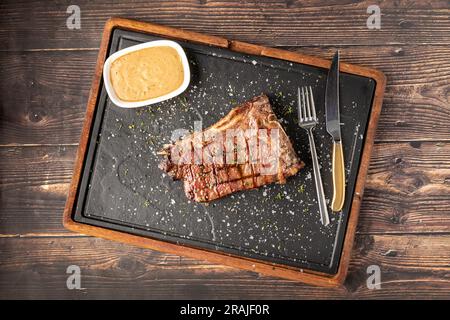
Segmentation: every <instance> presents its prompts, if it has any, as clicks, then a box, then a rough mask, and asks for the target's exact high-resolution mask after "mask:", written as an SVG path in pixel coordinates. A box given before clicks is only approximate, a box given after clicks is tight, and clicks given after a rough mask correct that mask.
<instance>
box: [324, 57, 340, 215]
mask: <svg viewBox="0 0 450 320" xmlns="http://www.w3.org/2000/svg"><path fill="white" fill-rule="evenodd" d="M325 110H326V121H327V131H328V133H329V134H330V135H331V137H332V138H333V161H332V167H333V201H332V202H331V210H333V211H335V212H336V211H341V210H342V207H343V205H344V198H345V170H344V152H343V147H342V139H341V125H340V116H339V51H337V52H336V53H335V55H334V57H333V61H332V63H331V67H330V70H329V72H328V77H327V85H326V91H325Z"/></svg>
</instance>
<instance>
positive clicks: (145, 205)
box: [142, 200, 150, 208]
mask: <svg viewBox="0 0 450 320" xmlns="http://www.w3.org/2000/svg"><path fill="white" fill-rule="evenodd" d="M142 205H143V206H144V207H146V208H147V207H148V206H149V205H150V201H148V200H145V201H144V203H143V204H142Z"/></svg>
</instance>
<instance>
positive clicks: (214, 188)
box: [159, 95, 304, 202]
mask: <svg viewBox="0 0 450 320" xmlns="http://www.w3.org/2000/svg"><path fill="white" fill-rule="evenodd" d="M274 129H276V130H274ZM230 132H231V133H232V134H231V135H229V136H228V134H229V133H230ZM274 133H277V136H276V140H275V139H274V138H273V134H274ZM227 137H228V139H227ZM230 137H231V138H230ZM224 141H225V142H224ZM238 141H241V142H242V143H238ZM274 141H275V142H276V143H277V144H276V145H275V144H274V143H275V142H274ZM275 146H276V147H277V150H278V152H274V150H275ZM264 147H265V149H264ZM274 153H275V154H274ZM160 154H161V155H163V156H164V159H163V160H162V161H161V163H160V165H159V167H160V168H161V169H162V170H163V171H165V172H167V173H168V174H169V175H170V176H171V177H172V178H174V179H177V180H183V181H184V190H185V193H186V196H187V197H188V198H189V199H193V200H194V201H197V202H207V201H211V200H214V199H218V198H221V197H224V196H226V195H228V194H230V193H233V192H237V191H240V190H246V189H253V188H258V187H260V186H262V185H265V184H269V183H273V182H278V183H285V182H286V177H289V176H292V175H294V174H296V173H297V172H298V170H299V169H301V168H302V167H303V166H304V164H303V162H302V161H300V160H299V158H298V157H297V155H296V153H295V151H294V148H293V147H292V144H291V142H290V140H289V137H288V136H287V135H286V133H285V131H284V130H283V128H282V127H281V125H280V123H279V122H278V120H277V118H276V116H275V114H274V113H273V110H272V107H271V105H270V103H269V99H268V97H267V96H266V95H260V96H257V97H255V98H253V99H251V100H249V101H247V102H244V103H242V104H241V105H238V106H236V107H235V108H233V109H232V110H231V111H230V112H229V113H228V114H227V115H226V116H225V117H224V118H222V119H221V120H219V121H218V122H217V123H215V124H214V125H212V126H211V127H209V128H207V129H206V130H204V131H202V132H198V133H193V134H190V135H188V136H185V137H184V138H182V139H181V140H178V141H176V142H175V143H173V144H169V145H166V146H164V148H163V150H161V151H160Z"/></svg>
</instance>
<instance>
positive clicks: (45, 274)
mask: <svg viewBox="0 0 450 320" xmlns="http://www.w3.org/2000/svg"><path fill="white" fill-rule="evenodd" d="M70 4H72V3H70V2H68V1H53V2H43V1H8V0H7V1H2V3H1V4H0V13H1V14H2V19H0V39H1V40H2V41H0V43H1V45H0V71H1V72H0V74H1V75H2V76H1V77H0V90H1V96H0V130H1V134H0V298H61V297H67V298H76V299H87V298H111V297H122V298H224V299H232V298H235V299H237V298H252V299H264V298H274V299H282V298H289V299H300V298H310V299H311V298H313V299H316V298H320V299H325V298H388V299H398V298H428V299H431V298H447V299H448V298H450V278H449V274H450V253H449V252H450V238H449V235H450V125H449V119H450V99H449V96H450V95H449V92H450V79H449V78H450V60H449V58H448V57H449V53H450V50H449V44H450V32H449V31H450V19H449V16H450V9H449V4H448V1H395V2H393V1H374V2H372V1H370V2H369V1H360V2H346V1H331V2H330V1H323V0H314V1H313V0H311V1H301V2H300V1H291V0H290V1H277V0H276V1H270V2H263V3H261V2H256V1H227V2H219V1H194V0H186V1H151V2H149V1H122V2H121V3H118V2H114V3H113V4H112V3H111V2H109V1H77V3H76V4H77V5H79V6H80V9H81V29H80V30H68V29H67V28H66V19H67V17H68V16H69V14H68V13H66V9H67V7H68V6H69V5H70ZM371 4H378V5H379V6H380V8H381V13H382V21H381V23H382V25H381V29H380V30H369V29H367V27H366V19H367V17H368V16H369V14H367V13H366V9H367V7H368V6H369V5H371ZM31 8H32V9H31ZM111 16H123V17H129V18H133V19H140V20H143V21H148V22H154V23H160V24H165V25H170V26H173V27H180V28H183V29H186V30H191V31H197V32H202V33H207V34H210V35H218V36H224V37H227V38H231V39H235V40H240V41H248V42H251V43H256V44H261V45H267V46H272V47H281V48H284V49H288V50H292V51H295V52H299V53H305V54H310V55H315V56H318V57H322V58H327V59H329V58H330V57H331V56H332V53H333V52H334V50H335V49H336V48H339V49H340V50H341V54H342V60H343V61H345V62H349V63H353V64H360V65H363V66H367V67H373V68H377V69H380V70H381V71H383V72H384V73H385V74H386V76H387V78H388V85H387V90H386V94H385V98H384V105H383V111H382V114H381V118H380V122H379V125H378V131H377V134H376V143H375V146H374V152H373V155H372V160H371V166H370V168H369V176H368V179H367V185H366V191H365V195H364V198H363V203H362V207H361V214H360V219H359V223H358V233H357V238H356V244H355V246H354V250H353V253H352V259H351V263H350V271H349V274H348V277H347V280H346V283H345V285H344V287H342V288H339V289H325V288H315V287H311V286H307V285H302V284H298V283H296V282H292V281H286V280H280V279H276V278H271V277H264V276H260V275H258V274H256V273H252V272H246V271H240V270H237V269H233V268H228V267H224V266H221V265H214V264H211V263H207V262H205V261H200V260H192V259H187V258H180V257H178V256H174V255H169V254H163V253H158V252H155V251H149V250H144V249H139V248H135V247H132V246H127V245H123V244H118V243H113V242H109V241H106V240H101V239H95V238H91V237H86V236H83V235H80V234H73V233H70V232H68V231H65V230H64V229H63V227H62V225H61V215H62V211H63V208H64V203H65V200H66V196H67V192H68V187H69V183H70V178H71V174H72V170H73V164H74V159H75V152H76V149H77V145H78V142H79V137H80V133H81V126H82V122H83V119H84V112H85V109H86V102H87V98H88V94H89V88H90V85H91V81H92V76H93V72H94V67H95V62H96V57H97V54H98V48H99V44H100V37H101V33H102V29H103V26H104V23H105V21H106V20H107V19H108V18H109V17H111ZM71 264H77V265H79V266H80V267H81V269H82V274H83V275H84V277H83V278H82V279H83V280H82V287H83V288H84V290H80V291H77V290H68V289H67V288H66V279H67V274H66V268H67V266H69V265H71ZM373 264H375V265H379V266H380V268H381V280H382V285H381V289H380V290H369V289H368V288H367V286H366V280H367V276H368V275H367V273H366V269H367V267H368V266H370V265H373Z"/></svg>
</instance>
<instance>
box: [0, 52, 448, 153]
mask: <svg viewBox="0 0 450 320" xmlns="http://www.w3.org/2000/svg"><path fill="white" fill-rule="evenodd" d="M340 50H341V54H342V59H343V61H346V62H349V63H353V64H361V65H364V66H367V67H374V68H378V69H380V70H382V71H384V72H385V74H386V76H387V78H388V86H387V91H386V94H385V100H384V107H383V110H382V113H381V118H380V122H379V125H378V130H377V135H376V141H396V140H401V141H408V140H450V126H449V125H448V119H449V118H450V100H449V99H450V98H449V95H448V94H447V93H448V90H449V86H450V85H449V83H450V61H449V59H447V57H448V56H449V55H450V48H449V47H448V46H432V47H426V48H425V47H418V46H407V47H397V46H386V47H377V48H376V49H374V48H372V47H368V46H365V47H351V48H348V47H341V49H340ZM295 51H296V52H299V53H306V54H311V55H315V56H319V57H323V58H327V59H328V58H330V57H331V55H332V52H333V51H334V48H324V49H322V48H315V47H308V48H297V49H295ZM96 57H97V52H96V51H90V50H87V51H85V50H82V51H58V52H48V51H47V52H26V53H11V52H10V53H7V52H1V53H0V72H1V74H2V77H1V78H0V90H1V91H2V98H1V101H2V104H1V112H2V115H1V117H0V125H1V127H2V135H0V144H2V145H7V144H61V143H62V144H74V143H78V142H79V138H80V132H81V126H82V122H83V119H84V113H85V110H86V102H87V96H88V93H89V87H90V84H91V82H92V76H93V73H94V65H95V60H96ZM17 92H22V94H17Z"/></svg>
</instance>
